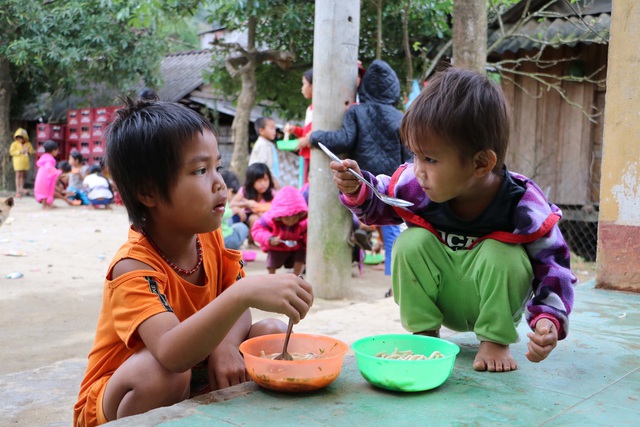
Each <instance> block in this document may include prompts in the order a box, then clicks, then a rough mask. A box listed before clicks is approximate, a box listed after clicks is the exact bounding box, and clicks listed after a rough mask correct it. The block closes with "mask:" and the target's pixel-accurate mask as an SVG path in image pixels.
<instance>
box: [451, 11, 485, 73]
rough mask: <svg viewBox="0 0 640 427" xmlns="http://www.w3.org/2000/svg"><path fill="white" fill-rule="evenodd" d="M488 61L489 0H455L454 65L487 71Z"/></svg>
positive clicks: (482, 71)
mask: <svg viewBox="0 0 640 427" xmlns="http://www.w3.org/2000/svg"><path fill="white" fill-rule="evenodd" d="M486 61H487V1H486V0H454V2H453V65H455V66H456V67H459V68H466V69H469V70H476V71H479V72H481V73H484V72H485V64H486Z"/></svg>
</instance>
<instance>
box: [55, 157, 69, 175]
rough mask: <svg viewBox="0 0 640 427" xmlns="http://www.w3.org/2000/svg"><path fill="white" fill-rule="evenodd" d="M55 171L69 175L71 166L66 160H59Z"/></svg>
mask: <svg viewBox="0 0 640 427" xmlns="http://www.w3.org/2000/svg"><path fill="white" fill-rule="evenodd" d="M56 169H60V170H61V171H62V172H64V173H69V172H71V164H70V163H69V162H68V161H66V160H60V161H59V162H58V163H57V164H56Z"/></svg>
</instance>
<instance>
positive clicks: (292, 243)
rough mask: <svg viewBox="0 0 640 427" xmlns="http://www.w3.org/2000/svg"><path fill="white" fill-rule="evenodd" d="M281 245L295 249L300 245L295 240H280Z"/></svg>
mask: <svg viewBox="0 0 640 427" xmlns="http://www.w3.org/2000/svg"><path fill="white" fill-rule="evenodd" d="M280 243H282V244H284V245H285V246H288V247H290V248H295V247H296V245H297V244H298V242H296V241H295V240H280Z"/></svg>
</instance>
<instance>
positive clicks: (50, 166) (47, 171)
mask: <svg viewBox="0 0 640 427" xmlns="http://www.w3.org/2000/svg"><path fill="white" fill-rule="evenodd" d="M57 155H58V144H57V143H56V142H55V141H51V140H48V141H46V142H45V143H44V154H43V155H42V156H41V157H40V158H39V159H38V161H37V162H36V166H37V168H38V171H37V172H36V182H35V184H34V186H33V195H34V196H35V198H36V201H37V202H38V203H42V208H43V209H51V208H52V207H53V199H54V197H55V194H56V182H57V181H58V177H59V176H60V174H61V173H62V171H61V170H60V169H56V158H55V157H56V156H57Z"/></svg>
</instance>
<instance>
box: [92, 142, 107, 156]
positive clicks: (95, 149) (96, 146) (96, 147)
mask: <svg viewBox="0 0 640 427" xmlns="http://www.w3.org/2000/svg"><path fill="white" fill-rule="evenodd" d="M104 148H105V147H104V141H103V140H102V139H94V140H92V141H91V155H99V156H104Z"/></svg>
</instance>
